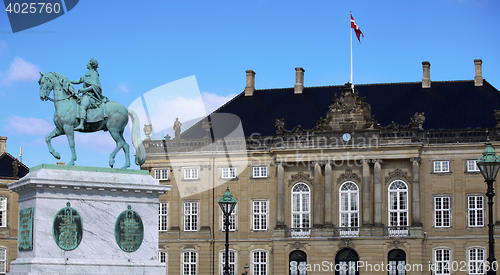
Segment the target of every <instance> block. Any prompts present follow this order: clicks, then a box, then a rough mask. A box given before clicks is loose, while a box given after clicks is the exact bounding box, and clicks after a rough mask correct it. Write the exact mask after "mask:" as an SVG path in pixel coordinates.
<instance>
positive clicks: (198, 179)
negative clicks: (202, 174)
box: [181, 178, 201, 181]
mask: <svg viewBox="0 0 500 275" xmlns="http://www.w3.org/2000/svg"><path fill="white" fill-rule="evenodd" d="M200 180H201V179H200V178H197V179H181V181H200Z"/></svg>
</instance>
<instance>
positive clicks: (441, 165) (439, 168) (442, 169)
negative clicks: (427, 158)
mask: <svg viewBox="0 0 500 275" xmlns="http://www.w3.org/2000/svg"><path fill="white" fill-rule="evenodd" d="M446 172H450V162H449V161H448V160H439V161H434V173H446Z"/></svg>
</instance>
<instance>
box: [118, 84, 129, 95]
mask: <svg viewBox="0 0 500 275" xmlns="http://www.w3.org/2000/svg"><path fill="white" fill-rule="evenodd" d="M118 90H120V91H121V92H124V93H126V94H128V93H130V89H129V88H128V87H127V85H125V83H123V82H122V83H120V84H119V85H118Z"/></svg>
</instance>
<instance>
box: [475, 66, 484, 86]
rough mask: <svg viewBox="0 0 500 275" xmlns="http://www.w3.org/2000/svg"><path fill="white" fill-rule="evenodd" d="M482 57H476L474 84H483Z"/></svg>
mask: <svg viewBox="0 0 500 275" xmlns="http://www.w3.org/2000/svg"><path fill="white" fill-rule="evenodd" d="M481 64H483V61H482V60H481V59H474V67H475V69H476V76H474V86H483V73H482V72H481Z"/></svg>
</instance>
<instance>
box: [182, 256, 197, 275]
mask: <svg viewBox="0 0 500 275" xmlns="http://www.w3.org/2000/svg"><path fill="white" fill-rule="evenodd" d="M197 263H198V252H196V251H184V252H183V253H182V274H183V275H196V274H197V273H196V265H197Z"/></svg>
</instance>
